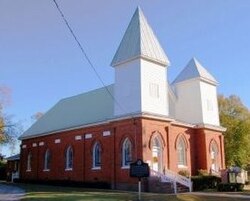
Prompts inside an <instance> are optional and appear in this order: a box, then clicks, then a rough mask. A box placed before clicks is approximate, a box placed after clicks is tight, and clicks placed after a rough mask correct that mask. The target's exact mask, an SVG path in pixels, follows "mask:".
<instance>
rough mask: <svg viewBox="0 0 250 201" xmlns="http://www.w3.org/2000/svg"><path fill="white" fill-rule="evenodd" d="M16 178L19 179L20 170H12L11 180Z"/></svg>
mask: <svg viewBox="0 0 250 201" xmlns="http://www.w3.org/2000/svg"><path fill="white" fill-rule="evenodd" d="M14 179H19V172H12V175H11V182H13V181H14Z"/></svg>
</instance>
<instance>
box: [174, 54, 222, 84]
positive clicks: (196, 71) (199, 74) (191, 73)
mask: <svg viewBox="0 0 250 201" xmlns="http://www.w3.org/2000/svg"><path fill="white" fill-rule="evenodd" d="M193 78H201V79H203V80H205V81H207V82H209V83H211V84H214V85H217V84H218V82H217V81H216V79H215V78H214V77H213V76H212V75H211V74H210V73H209V72H208V71H207V70H206V69H205V68H204V67H203V66H202V65H201V64H200V63H199V62H198V61H197V59H196V58H192V59H191V60H190V61H189V63H188V64H187V66H186V67H185V68H184V69H183V70H182V71H181V73H180V74H179V75H178V76H177V78H176V79H175V80H174V81H173V83H172V84H175V83H178V82H182V81H186V80H190V79H193Z"/></svg>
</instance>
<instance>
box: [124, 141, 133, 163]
mask: <svg viewBox="0 0 250 201" xmlns="http://www.w3.org/2000/svg"><path fill="white" fill-rule="evenodd" d="M131 162H132V143H131V141H130V140H129V139H128V138H126V139H125V140H124V142H123V144H122V166H123V167H128V166H129V164H130V163H131Z"/></svg>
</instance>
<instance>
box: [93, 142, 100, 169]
mask: <svg viewBox="0 0 250 201" xmlns="http://www.w3.org/2000/svg"><path fill="white" fill-rule="evenodd" d="M92 153H93V157H92V158H93V168H101V144H100V143H99V142H96V143H95V144H94V146H93V152H92Z"/></svg>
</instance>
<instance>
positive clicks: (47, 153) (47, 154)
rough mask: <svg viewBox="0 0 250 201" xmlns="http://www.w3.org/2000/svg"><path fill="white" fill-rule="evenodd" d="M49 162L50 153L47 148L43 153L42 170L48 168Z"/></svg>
mask: <svg viewBox="0 0 250 201" xmlns="http://www.w3.org/2000/svg"><path fill="white" fill-rule="evenodd" d="M50 163H51V153H50V150H49V149H47V150H46V152H45V154H44V170H50Z"/></svg>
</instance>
